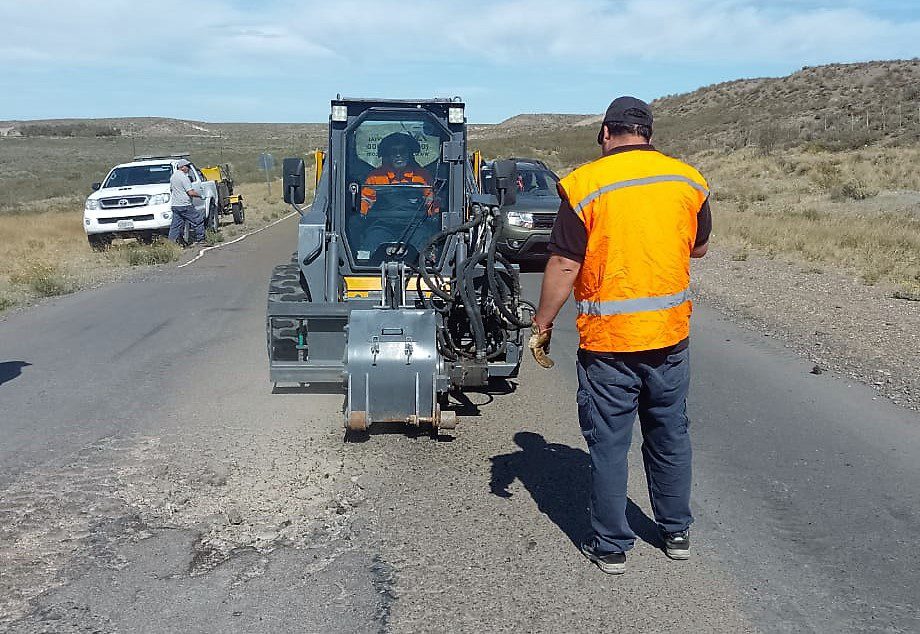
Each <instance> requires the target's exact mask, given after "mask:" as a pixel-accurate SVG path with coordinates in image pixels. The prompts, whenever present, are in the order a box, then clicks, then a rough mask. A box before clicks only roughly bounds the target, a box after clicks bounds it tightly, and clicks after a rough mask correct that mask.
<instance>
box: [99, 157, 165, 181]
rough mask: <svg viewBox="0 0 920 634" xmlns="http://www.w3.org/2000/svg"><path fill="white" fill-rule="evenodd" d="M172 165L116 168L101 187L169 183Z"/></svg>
mask: <svg viewBox="0 0 920 634" xmlns="http://www.w3.org/2000/svg"><path fill="white" fill-rule="evenodd" d="M170 176H172V165H170V164H169V163H163V164H162V165H159V164H158V165H131V166H127V167H116V168H115V169H113V170H112V173H111V174H109V177H108V178H107V179H105V183H104V184H103V185H102V186H103V187H126V186H128V185H160V184H163V183H168V182H169V177H170Z"/></svg>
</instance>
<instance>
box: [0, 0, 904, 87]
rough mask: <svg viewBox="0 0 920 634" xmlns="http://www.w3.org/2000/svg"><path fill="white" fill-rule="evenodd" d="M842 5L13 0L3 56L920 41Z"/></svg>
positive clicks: (847, 54) (212, 67) (481, 52)
mask: <svg viewBox="0 0 920 634" xmlns="http://www.w3.org/2000/svg"><path fill="white" fill-rule="evenodd" d="M840 6H841V5H839V4H832V3H828V4H826V5H820V4H818V3H807V4H806V5H805V6H804V8H803V7H802V5H801V4H800V5H798V6H797V5H795V4H794V3H790V2H776V3H763V2H759V3H758V2H751V1H740V0H728V1H726V0H723V1H718V0H717V1H715V2H703V1H701V0H684V1H678V0H663V1H658V2H643V1H638V0H625V1H622V0H621V1H617V2H608V1H604V0H570V1H569V2H559V1H558V0H530V1H525V0H497V1H495V2H485V1H482V0H474V1H472V2H467V3H460V2H452V3H450V4H436V5H435V4H434V3H431V2H424V1H421V0H380V1H377V2H370V1H367V2H364V1H358V0H342V1H340V2H328V0H324V1H322V2H321V1H318V0H311V1H307V2H300V3H289V2H286V3H279V4H273V3H247V4H246V5H245V8H244V7H242V6H241V5H239V4H232V3H231V2H229V0H219V1H215V2H202V3H196V4H189V3H184V4H175V5H163V4H162V3H156V4H154V3H140V2H136V1H131V0H97V1H96V2H93V3H69V2H54V1H51V0H37V1H35V2H29V3H4V4H3V5H2V6H0V23H3V24H4V31H5V33H4V40H5V41H4V42H3V45H2V47H0V66H5V65H11V64H21V63H26V64H41V63H43V62H53V63H55V64H58V65H60V66H61V67H62V68H66V67H68V66H73V65H86V66H93V65H99V66H102V67H123V68H131V67H132V66H134V65H153V66H157V67H172V68H174V69H175V70H176V71H178V72H190V69H189V64H192V65H194V67H195V68H197V69H200V70H206V71H208V72H214V73H222V72H225V71H226V72H228V73H237V74H238V73H241V72H242V73H247V72H249V73H256V72H264V71H265V69H266V65H267V64H273V65H275V68H276V70H277V69H278V67H279V65H281V64H285V65H286V64H290V65H291V67H290V69H289V70H290V72H299V73H302V74H311V73H314V74H317V73H329V72H332V70H334V68H335V67H336V65H341V66H344V67H348V68H351V69H354V68H363V69H367V70H369V71H371V72H388V71H392V72H400V70H399V69H400V65H401V64H403V65H404V64H406V63H408V62H414V63H426V64H430V65H432V67H433V68H434V69H435V70H436V67H437V65H439V64H441V65H443V64H448V63H452V62H463V63H479V64H489V65H495V64H499V65H506V66H526V65H530V64H540V63H548V64H559V65H563V66H564V65H566V64H570V65H573V66H574V65H581V66H584V65H593V66H604V65H608V66H610V67H611V70H614V69H615V67H616V66H618V65H619V66H623V65H628V64H630V63H631V62H639V61H657V62H665V63H666V62H669V61H675V60H693V61H698V62H714V63H719V62H725V61H727V60H729V61H732V62H739V61H753V62H757V63H784V62H787V63H799V62H801V63H820V62H821V61H830V60H841V61H843V60H850V59H860V58H887V57H899V56H901V57H904V56H911V55H913V53H914V52H915V51H916V42H917V41H920V22H918V21H916V20H914V21H910V20H899V19H897V17H896V16H895V15H891V16H886V17H884V18H883V17H879V16H878V15H875V14H871V13H869V12H868V11H866V10H863V9H860V8H858V7H849V8H847V7H843V8H836V7H840ZM177 7H178V10H177ZM37 15H41V16H42V19H41V20H40V21H36V19H35V17H36V16H37ZM215 16H216V17H215ZM298 65H299V67H298ZM341 66H340V68H341ZM330 67H332V68H330ZM488 68H489V67H488V66H487V67H486V70H488ZM493 68H494V66H493Z"/></svg>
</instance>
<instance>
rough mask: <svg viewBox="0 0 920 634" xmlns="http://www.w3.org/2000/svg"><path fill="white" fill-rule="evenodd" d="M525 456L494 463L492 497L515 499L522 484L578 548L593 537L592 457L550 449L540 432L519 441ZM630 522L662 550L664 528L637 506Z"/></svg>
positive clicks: (521, 435)
mask: <svg viewBox="0 0 920 634" xmlns="http://www.w3.org/2000/svg"><path fill="white" fill-rule="evenodd" d="M514 442H515V443H517V445H518V447H520V448H521V449H520V451H515V452H513V453H506V454H501V455H498V456H494V457H493V458H492V479H491V482H490V487H491V489H492V494H493V495H497V496H499V497H504V498H508V497H511V493H510V492H509V491H508V486H509V485H510V484H511V483H512V482H514V481H515V480H520V481H521V484H523V485H524V488H525V489H527V492H528V493H530V495H531V497H533V499H534V502H536V503H537V508H539V509H540V511H541V512H542V513H543V514H545V515H546V516H547V517H548V518H549V519H550V520H551V521H552V522H553V523H554V524H555V525H556V526H558V527H559V528H560V530H562V532H563V533H565V534H566V536H567V537H568V538H569V539H570V540H571V541H572V543H573V544H575V545H576V546H578V545H580V544H581V542H582V541H583V540H584V539H585V538H586V537H588V536H589V533H590V532H591V521H590V518H589V512H588V507H589V504H590V495H591V490H590V485H591V461H590V458H589V457H588V453H587V452H585V451H582V450H581V449H575V448H573V447H569V446H568V445H563V444H560V443H547V442H546V439H545V438H543V436H541V435H540V434H536V433H534V432H528V431H522V432H518V433H516V434H515V435H514ZM626 518H627V520H628V521H629V525H630V526H631V527H632V529H633V531H635V533H636V536H637V537H638V538H639V539H641V540H643V541H645V542H648V543H649V544H651V545H653V546H655V547H657V548H661V547H662V546H663V544H662V543H661V538H660V537H659V535H658V527H657V525H656V524H655V522H654V521H653V520H652V519H651V518H649V517H648V516H647V515H646V514H645V512H643V511H642V509H640V508H639V507H638V506H637V505H636V504H635V503H634V502H633V501H632V500H627V503H626Z"/></svg>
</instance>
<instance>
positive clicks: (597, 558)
mask: <svg viewBox="0 0 920 634" xmlns="http://www.w3.org/2000/svg"><path fill="white" fill-rule="evenodd" d="M581 553H582V554H583V555H584V556H585V557H587V558H588V559H589V560H590V561H592V562H594V563H595V564H597V567H598V568H600V569H601V572H606V573H607V574H608V575H621V574H623V573H624V572H626V553H610V554H609V555H599V554H598V553H597V550H595V547H594V542H584V543H583V544H582V545H581Z"/></svg>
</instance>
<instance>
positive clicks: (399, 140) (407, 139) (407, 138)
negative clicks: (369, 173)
mask: <svg viewBox="0 0 920 634" xmlns="http://www.w3.org/2000/svg"><path fill="white" fill-rule="evenodd" d="M397 145H405V146H406V147H407V148H409V152H410V153H412V155H413V156H415V155H416V154H418V153H419V152H421V151H422V146H421V145H419V143H418V141H417V140H416V139H415V137H413V136H412V135H410V134H406V133H404V132H394V133H393V134H390V135H389V136H386V137H384V138H383V140H381V141H380V143H378V144H377V156H379V157H384V156H390V155H392V154H393V147H394V146H397Z"/></svg>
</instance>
